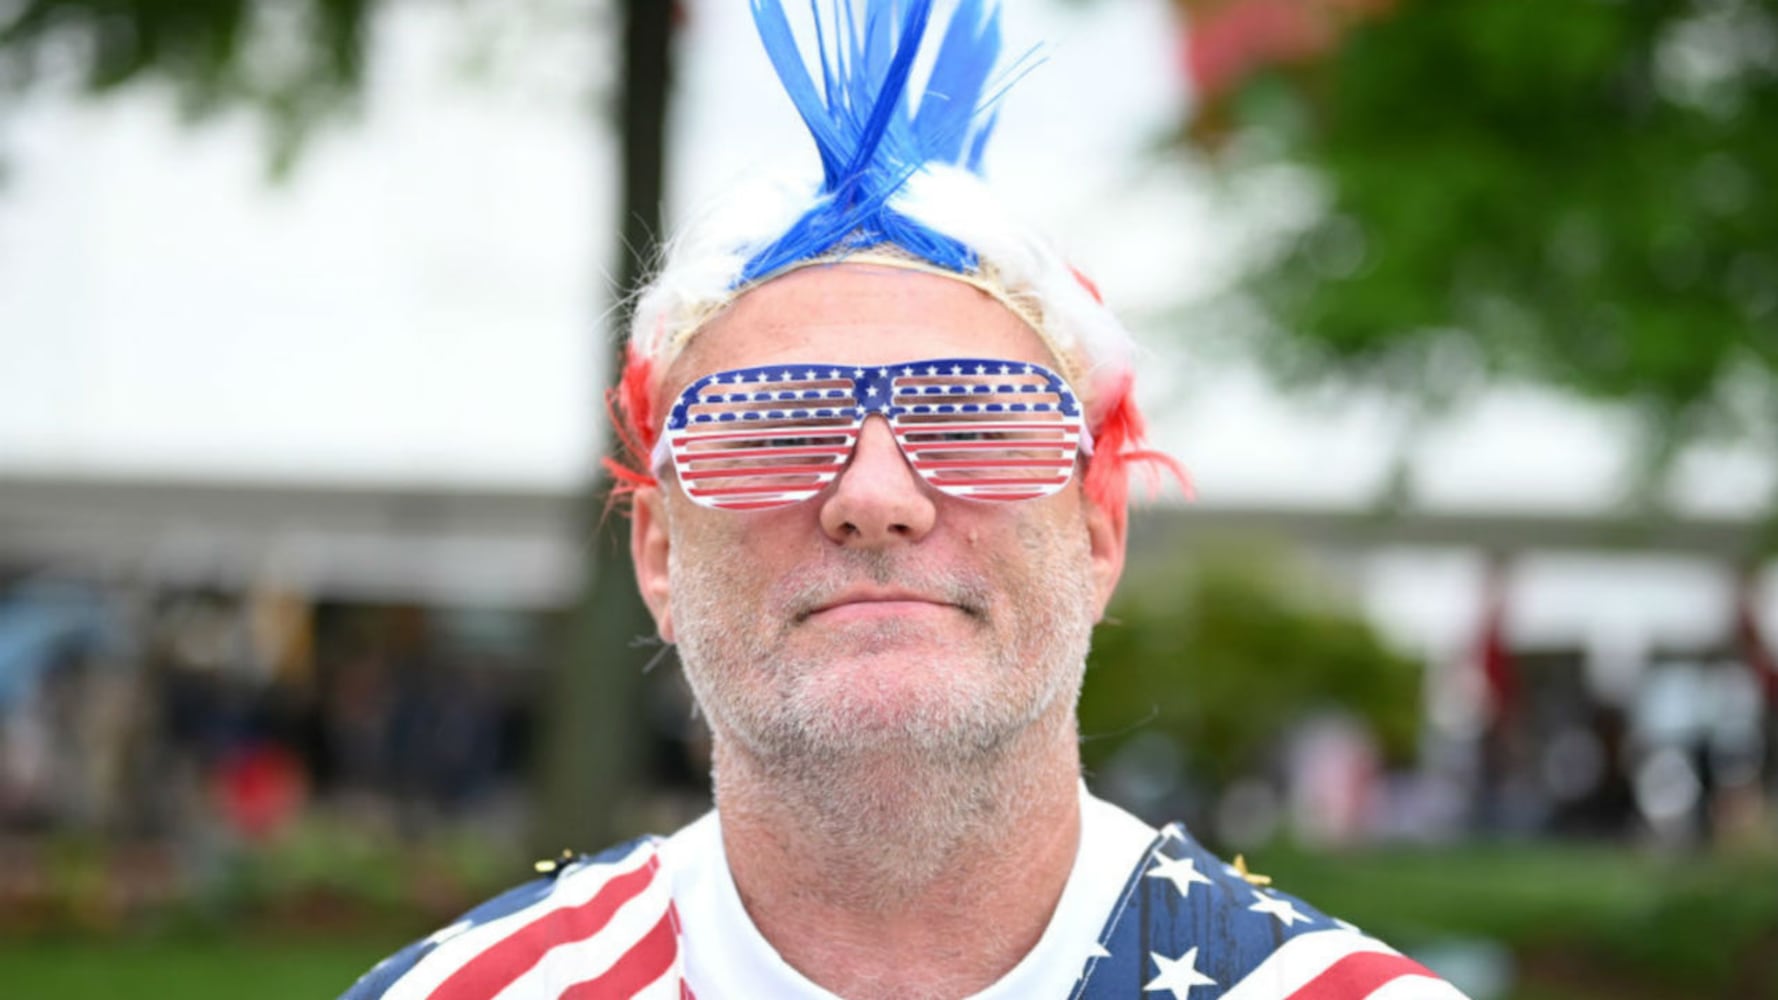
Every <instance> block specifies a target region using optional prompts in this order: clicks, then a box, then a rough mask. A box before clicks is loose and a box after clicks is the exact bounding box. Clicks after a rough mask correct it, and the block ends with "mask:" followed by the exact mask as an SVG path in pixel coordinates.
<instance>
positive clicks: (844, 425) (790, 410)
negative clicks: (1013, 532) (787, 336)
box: [652, 358, 1092, 510]
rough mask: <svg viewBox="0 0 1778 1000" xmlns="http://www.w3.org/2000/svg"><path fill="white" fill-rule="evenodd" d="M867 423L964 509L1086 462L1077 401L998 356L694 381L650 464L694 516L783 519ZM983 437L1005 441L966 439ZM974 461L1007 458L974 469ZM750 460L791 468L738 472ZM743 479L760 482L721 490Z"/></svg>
mask: <svg viewBox="0 0 1778 1000" xmlns="http://www.w3.org/2000/svg"><path fill="white" fill-rule="evenodd" d="M725 388H726V389H727V390H728V391H723V390H724V389H725ZM872 416H881V417H883V418H884V419H885V420H886V421H887V422H888V424H889V429H890V430H891V432H892V435H893V437H894V438H895V444H896V447H897V448H898V449H899V450H900V451H901V453H902V457H903V458H904V459H905V460H906V461H907V462H908V465H909V466H910V467H911V468H912V469H913V470H914V472H915V473H916V474H917V475H918V476H919V478H920V480H921V481H922V482H924V483H926V484H927V485H929V486H931V487H932V488H933V489H935V490H937V491H939V492H941V493H944V494H946V495H947V496H954V497H959V498H962V499H966V500H977V501H984V502H990V503H1006V502H1012V501H1018V500H1033V499H1038V498H1040V497H1045V496H1049V495H1052V494H1054V493H1056V492H1058V491H1060V490H1061V489H1062V488H1063V487H1064V486H1066V485H1067V484H1068V481H1069V479H1071V478H1072V477H1073V474H1074V471H1073V470H1074V465H1075V463H1076V459H1077V457H1078V456H1079V455H1081V454H1088V455H1090V454H1091V453H1092V436H1091V435H1090V434H1088V433H1087V429H1086V417H1085V415H1084V412H1083V411H1082V409H1081V405H1080V397H1079V395H1078V394H1076V393H1075V391H1074V390H1073V388H1072V387H1071V386H1069V385H1068V383H1067V381H1066V380H1065V379H1064V378H1063V377H1062V376H1061V375H1060V374H1058V373H1057V372H1055V371H1053V370H1051V369H1049V368H1047V367H1045V366H1043V365H1039V364H1035V363H1033V362H1029V361H1013V360H1008V359H1004V358H923V359H920V360H915V361H901V362H896V363H895V364H885V365H854V364H835V363H812V362H797V363H792V364H771V365H755V366H751V367H747V368H734V369H728V370H725V371H719V372H711V373H710V374H708V375H703V376H700V377H699V378H697V379H694V380H693V381H692V382H691V383H689V384H688V385H686V386H685V388H683V389H681V390H680V391H679V393H678V394H677V395H676V396H675V397H674V401H673V403H672V405H671V407H670V408H669V410H668V416H667V421H666V426H665V427H664V428H663V430H662V433H661V437H660V440H659V441H657V442H656V443H655V448H654V455H653V456H652V464H653V467H654V468H656V469H664V468H665V467H666V466H667V464H668V463H669V462H671V464H672V466H673V469H674V472H675V473H676V475H677V477H678V479H679V485H680V489H681V491H682V492H684V493H685V495H686V496H687V497H688V498H689V499H691V500H692V501H693V502H694V503H697V504H699V505H700V506H704V507H709V508H711V509H715V510H770V509H776V508H780V507H789V506H792V505H794V504H798V503H801V502H803V501H805V500H808V499H810V498H811V497H814V496H815V495H816V494H818V493H820V492H821V491H822V490H824V489H826V488H827V486H828V485H829V484H830V483H832V482H833V480H835V479H836V478H838V476H839V474H840V472H841V471H843V470H844V469H845V468H846V466H847V465H848V464H849V463H850V461H851V458H852V453H853V451H854V450H855V449H856V448H857V445H858V438H859V435H860V434H861V433H862V432H863V429H864V424H865V421H866V420H868V419H869V418H870V417H872ZM755 428H756V429H755ZM983 434H987V435H1005V436H1004V437H993V438H989V439H981V438H979V437H971V435H977V436H979V435H983ZM981 449H986V450H989V451H994V450H1002V451H1005V452H1006V454H1005V455H1001V456H997V457H990V458H988V459H980V460H973V461H972V456H974V455H975V454H976V453H977V451H978V450H981ZM943 456H955V457H950V458H946V457H943ZM755 457H757V458H761V459H770V460H779V461H782V460H789V461H790V462H791V463H792V464H789V465H770V464H768V465H765V466H759V467H754V468H749V467H747V466H744V465H742V466H737V465H735V464H734V463H735V462H736V461H741V460H745V459H747V458H755ZM737 470H738V471H737ZM990 470H1004V471H1003V472H993V471H990ZM1044 470H1048V471H1047V472H1045V471H1044ZM947 476H948V477H951V478H947ZM750 479H751V480H768V481H767V482H744V483H741V484H738V485H736V484H731V485H728V486H723V485H721V484H720V483H721V482H722V481H728V480H750Z"/></svg>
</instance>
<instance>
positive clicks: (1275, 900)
mask: <svg viewBox="0 0 1778 1000" xmlns="http://www.w3.org/2000/svg"><path fill="white" fill-rule="evenodd" d="M1253 898H1254V900H1255V902H1254V904H1253V905H1252V906H1249V907H1248V909H1249V910H1252V911H1253V912H1254V913H1269V914H1271V915H1272V916H1274V917H1277V918H1278V920H1279V922H1281V923H1282V924H1284V926H1286V927H1289V926H1291V925H1293V924H1295V923H1296V922H1297V921H1298V920H1301V921H1303V922H1305V923H1307V922H1308V920H1309V916H1308V914H1306V913H1302V912H1300V911H1299V910H1297V908H1296V907H1295V906H1294V905H1292V904H1291V902H1290V900H1288V899H1285V898H1284V897H1283V896H1268V895H1266V894H1265V893H1263V892H1259V891H1257V890H1255V891H1254V893H1253Z"/></svg>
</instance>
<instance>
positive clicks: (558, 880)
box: [346, 840, 691, 1000]
mask: <svg viewBox="0 0 1778 1000" xmlns="http://www.w3.org/2000/svg"><path fill="white" fill-rule="evenodd" d="M608 859H609V860H608ZM416 949H417V950H416ZM679 956H680V941H679V920H678V915H677V914H676V912H675V911H674V907H673V898H672V890H671V885H670V884H669V882H668V880H667V879H666V878H665V877H663V876H662V873H661V865H660V858H659V855H658V852H657V850H656V842H655V841H653V840H643V841H639V842H637V843H635V844H634V845H633V846H630V848H629V849H628V850H627V851H625V852H624V853H622V854H621V855H619V856H617V857H611V852H608V853H607V854H605V855H601V856H599V858H596V859H592V860H590V861H582V862H577V863H570V864H568V865H566V866H564V867H563V868H562V869H561V870H560V871H559V872H558V873H557V874H556V875H555V877H554V879H553V880H546V881H543V882H539V883H533V884H532V885H531V886H527V887H524V888H521V889H518V890H515V891H514V892H513V893H508V894H507V895H506V896H502V897H500V898H498V899H496V900H494V901H492V902H490V903H488V904H486V905H485V906H483V907H480V908H478V909H477V910H475V911H472V912H471V913H470V914H468V915H467V916H465V917H464V918H463V919H462V920H460V921H458V922H457V923H455V924H453V925H451V926H450V927H447V928H445V929H444V930H442V931H439V932H438V933H437V934H434V935H432V936H431V937H429V938H427V939H426V940H425V941H422V942H419V943H418V944H417V945H415V946H413V947H410V948H409V949H407V950H405V951H403V952H400V953H398V954H396V955H395V956H393V957H391V958H390V959H389V960H388V961H387V962H385V963H384V964H383V965H382V966H379V967H378V968H376V969H373V970H372V971H371V972H370V973H369V974H367V975H366V976H365V978H364V979H363V980H361V981H360V982H359V983H358V985H357V986H355V987H354V988H353V990H352V991H350V992H348V993H347V994H346V997H347V998H350V1000H358V998H360V997H363V998H371V997H375V998H378V1000H519V998H521V997H524V998H530V997H564V998H569V997H571V998H576V1000H623V998H630V997H641V998H647V1000H689V998H690V997H691V993H690V991H688V990H686V989H685V987H684V985H683V983H682V980H681V976H680V958H679Z"/></svg>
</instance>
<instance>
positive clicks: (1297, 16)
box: [1176, 0, 1778, 483]
mask: <svg viewBox="0 0 1778 1000" xmlns="http://www.w3.org/2000/svg"><path fill="white" fill-rule="evenodd" d="M1176 3H1178V4H1179V5H1180V6H1182V7H1183V8H1185V9H1186V14H1187V21H1188V24H1187V29H1186V30H1187V47H1186V55H1185V61H1186V65H1187V71H1188V73H1189V74H1190V76H1191V77H1192V78H1193V80H1194V81H1195V82H1196V85H1197V89H1198V91H1199V94H1200V105H1199V108H1198V110H1197V112H1196V113H1195V115H1194V120H1193V122H1192V123H1191V126H1190V128H1189V129H1188V132H1187V133H1186V134H1188V135H1189V136H1190V138H1191V140H1192V142H1193V144H1194V145H1195V146H1197V147H1198V148H1200V149H1206V148H1207V149H1210V150H1212V151H1213V152H1215V153H1218V154H1220V155H1221V157H1222V158H1223V159H1224V160H1225V161H1226V162H1228V163H1230V164H1232V165H1235V166H1237V167H1252V166H1255V165H1265V166H1286V167H1294V168H1301V169H1303V170H1305V171H1306V173H1307V176H1308V178H1309V179H1310V180H1311V181H1312V184H1313V186H1314V187H1315V188H1316V190H1317V191H1318V194H1319V199H1320V202H1321V207H1320V210H1319V211H1317V212H1316V213H1315V214H1314V217H1313V219H1312V220H1311V221H1310V222H1309V223H1308V224H1307V226H1306V228H1305V229H1304V230H1303V231H1302V232H1301V233H1300V234H1299V235H1298V236H1297V238H1295V239H1294V240H1291V241H1289V242H1288V244H1287V245H1285V246H1283V247H1282V249H1281V250H1280V251H1279V252H1277V253H1276V254H1274V255H1272V256H1271V257H1270V259H1268V260H1267V261H1265V262H1264V263H1263V265H1262V266H1260V267H1259V268H1258V269H1257V270H1256V271H1255V272H1254V273H1253V275H1252V277H1251V280H1250V282H1249V283H1248V290H1250V291H1252V292H1254V293H1256V294H1255V298H1256V300H1257V301H1258V302H1260V303H1262V304H1263V307H1264V308H1265V310H1266V311H1267V312H1268V313H1269V319H1270V322H1268V323H1266V324H1264V326H1265V327H1266V329H1265V331H1264V333H1263V334H1262V335H1261V343H1262V353H1263V355H1264V356H1265V357H1266V358H1267V359H1268V360H1269V361H1270V362H1271V363H1272V366H1273V367H1274V369H1275V370H1276V371H1278V372H1280V373H1282V374H1283V375H1285V376H1287V377H1289V378H1292V379H1312V378H1317V377H1320V376H1322V375H1328V374H1332V375H1337V376H1345V377H1358V378H1360V379H1365V380H1370V381H1374V382H1376V383H1378V384H1381V385H1384V386H1386V387H1390V388H1393V389H1398V390H1403V391H1405V392H1407V393H1409V394H1413V395H1416V396H1418V397H1420V398H1421V399H1422V400H1424V401H1426V402H1429V403H1432V404H1438V403H1440V402H1442V401H1445V400H1448V399H1450V398H1453V397H1456V396H1460V395H1461V394H1462V393H1464V392H1465V391H1467V390H1470V389H1473V388H1474V387H1476V386H1478V385H1480V384H1483V383H1485V382H1486V381H1488V380H1490V379H1495V378H1507V379H1519V380H1525V381H1533V382H1539V383H1543V384H1548V385H1552V386H1555V387H1558V388H1561V389H1565V390H1569V391H1572V392H1575V393H1578V394H1580V395H1582V396H1584V397H1588V398H1593V399H1598V400H1603V401H1609V402H1613V403H1618V404H1624V405H1626V406H1627V407H1629V408H1630V409H1631V410H1632V411H1633V412H1634V413H1636V414H1638V415H1639V416H1640V417H1641V418H1642V423H1643V425H1644V426H1645V427H1646V428H1647V431H1648V436H1647V439H1646V443H1647V444H1648V445H1649V447H1647V448H1646V449H1645V450H1644V457H1645V459H1646V460H1647V461H1646V462H1645V464H1646V466H1647V470H1646V471H1647V474H1648V477H1649V478H1648V482H1649V483H1652V482H1654V476H1655V475H1656V474H1658V473H1661V472H1664V471H1665V467H1666V464H1667V459H1669V458H1670V457H1671V455H1672V452H1673V450H1674V449H1675V448H1676V447H1677V446H1679V445H1682V444H1685V443H1687V442H1689V441H1693V440H1697V439H1700V438H1710V437H1719V438H1737V439H1740V440H1752V441H1756V442H1768V443H1771V446H1772V447H1775V448H1778V243H1775V242H1774V239H1773V236H1774V234H1775V233H1778V189H1774V187H1773V185H1772V184H1771V182H1770V179H1771V178H1772V177H1775V176H1778V0H1667V2H1639V3H1622V2H1608V0H1541V2H1539V3H1502V2H1499V0H1176ZM1762 178H1763V179H1762Z"/></svg>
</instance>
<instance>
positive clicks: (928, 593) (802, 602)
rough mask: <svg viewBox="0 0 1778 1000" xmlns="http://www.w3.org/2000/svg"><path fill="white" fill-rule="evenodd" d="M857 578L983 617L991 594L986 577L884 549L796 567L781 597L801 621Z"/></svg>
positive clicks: (843, 554)
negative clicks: (922, 563)
mask: <svg viewBox="0 0 1778 1000" xmlns="http://www.w3.org/2000/svg"><path fill="white" fill-rule="evenodd" d="M860 583H869V584H871V585H873V586H877V587H893V588H896V589H899V590H907V591H911V592H913V593H916V594H919V595H921V596H922V597H926V598H928V599H930V600H934V601H941V602H943V603H946V604H951V605H954V606H956V607H957V608H958V609H959V610H961V611H962V612H963V613H964V614H966V615H968V616H969V617H971V618H978V619H985V618H987V616H988V608H989V605H990V603H991V598H992V595H993V589H992V588H991V587H990V585H989V583H988V581H987V580H986V579H985V578H984V577H982V576H980V575H977V574H975V573H970V572H966V571H964V570H961V569H957V568H955V567H949V566H920V565H916V564H912V563H910V562H909V561H908V560H907V559H906V558H905V557H902V556H899V555H894V554H891V553H888V552H861V551H855V550H842V551H841V552H838V553H835V554H834V555H833V557H832V558H830V559H829V560H827V561H825V562H823V563H822V564H821V565H820V566H819V567H815V568H812V569H805V570H802V571H801V572H799V574H798V576H797V577H796V579H795V580H793V581H789V582H788V583H787V585H786V588H785V593H784V595H783V603H784V605H785V606H788V607H789V608H790V610H791V618H792V620H793V621H795V622H796V623H798V624H801V623H802V622H803V621H805V620H806V619H807V618H808V617H809V616H810V615H812V614H814V613H815V610H816V609H817V608H821V607H824V606H826V605H828V604H831V603H833V602H834V601H835V600H837V599H839V597H840V596H841V595H842V594H844V593H845V592H846V591H847V590H850V589H851V588H853V587H855V586H857V585H858V584H860Z"/></svg>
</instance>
